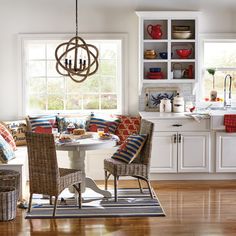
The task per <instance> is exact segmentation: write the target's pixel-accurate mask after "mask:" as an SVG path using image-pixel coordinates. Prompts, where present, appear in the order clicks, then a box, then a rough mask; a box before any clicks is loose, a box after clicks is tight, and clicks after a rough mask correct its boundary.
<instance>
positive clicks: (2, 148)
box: [0, 135, 16, 163]
mask: <svg viewBox="0 0 236 236" xmlns="http://www.w3.org/2000/svg"><path fill="white" fill-rule="evenodd" d="M15 157H16V156H15V153H14V151H13V149H12V147H11V146H10V145H9V144H8V143H7V142H6V140H5V139H4V138H3V137H2V135H0V161H1V162H2V163H7V162H8V161H10V160H11V159H13V158H15Z"/></svg>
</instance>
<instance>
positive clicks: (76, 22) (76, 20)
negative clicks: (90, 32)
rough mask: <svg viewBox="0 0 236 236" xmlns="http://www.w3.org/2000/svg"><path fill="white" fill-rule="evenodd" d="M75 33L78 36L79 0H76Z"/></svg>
mask: <svg viewBox="0 0 236 236" xmlns="http://www.w3.org/2000/svg"><path fill="white" fill-rule="evenodd" d="M75 1H76V2H75V27H76V28H75V35H76V37H77V36H78V0H75Z"/></svg>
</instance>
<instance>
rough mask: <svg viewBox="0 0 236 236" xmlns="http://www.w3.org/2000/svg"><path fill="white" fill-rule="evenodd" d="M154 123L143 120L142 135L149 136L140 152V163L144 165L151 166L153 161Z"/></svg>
mask: <svg viewBox="0 0 236 236" xmlns="http://www.w3.org/2000/svg"><path fill="white" fill-rule="evenodd" d="M153 126H154V125H153V123H152V122H150V121H147V120H144V119H142V121H141V127H140V132H139V133H140V134H147V135H148V136H147V140H146V142H145V144H144V146H143V148H142V150H141V152H140V155H139V158H138V159H139V161H140V163H142V164H145V165H148V166H150V161H151V150H152V136H153Z"/></svg>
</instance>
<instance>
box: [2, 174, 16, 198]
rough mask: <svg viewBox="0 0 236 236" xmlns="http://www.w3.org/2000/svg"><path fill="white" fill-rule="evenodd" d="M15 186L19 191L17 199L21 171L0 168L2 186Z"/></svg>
mask: <svg viewBox="0 0 236 236" xmlns="http://www.w3.org/2000/svg"><path fill="white" fill-rule="evenodd" d="M5 186H7V187H9V186H12V187H15V188H16V192H17V200H18V198H19V190H20V173H19V172H17V171H14V170H0V187H5Z"/></svg>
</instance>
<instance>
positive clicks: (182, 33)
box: [173, 25, 192, 39]
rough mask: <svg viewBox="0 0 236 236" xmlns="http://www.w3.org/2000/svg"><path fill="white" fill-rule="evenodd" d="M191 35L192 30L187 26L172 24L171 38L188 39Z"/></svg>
mask: <svg viewBox="0 0 236 236" xmlns="http://www.w3.org/2000/svg"><path fill="white" fill-rule="evenodd" d="M191 36H192V32H191V30H190V27H189V26H184V25H181V26H173V38H174V39H189V38H191Z"/></svg>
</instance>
